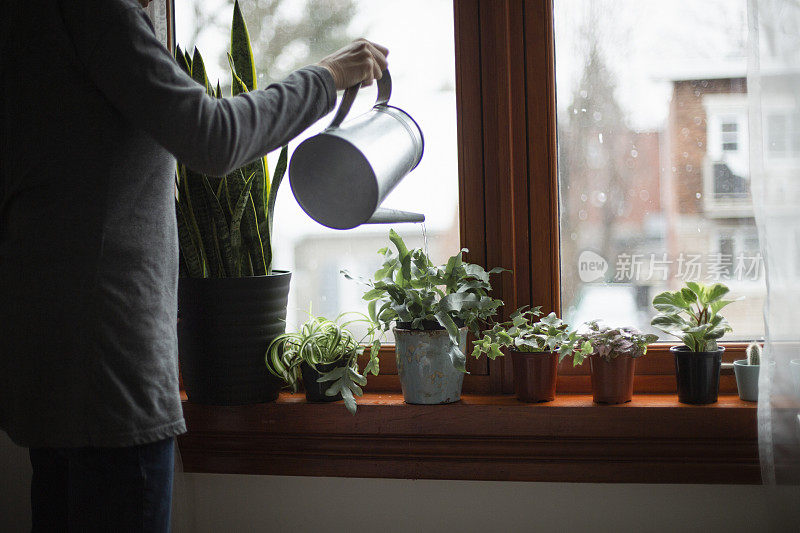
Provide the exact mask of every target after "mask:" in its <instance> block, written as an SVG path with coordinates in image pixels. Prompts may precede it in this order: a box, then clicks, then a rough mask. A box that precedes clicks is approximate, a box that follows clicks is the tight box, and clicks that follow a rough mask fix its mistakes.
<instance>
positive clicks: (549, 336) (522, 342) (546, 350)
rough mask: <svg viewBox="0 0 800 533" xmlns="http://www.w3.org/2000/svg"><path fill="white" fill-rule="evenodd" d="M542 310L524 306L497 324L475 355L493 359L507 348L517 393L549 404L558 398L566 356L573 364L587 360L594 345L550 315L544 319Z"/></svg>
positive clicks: (525, 400)
mask: <svg viewBox="0 0 800 533" xmlns="http://www.w3.org/2000/svg"><path fill="white" fill-rule="evenodd" d="M541 315H542V311H541V308H540V307H536V308H534V309H527V308H526V307H522V308H520V309H517V310H516V311H514V312H513V313H512V314H511V315H510V317H509V320H508V321H507V322H501V323H498V324H495V325H494V326H493V327H492V329H490V330H487V331H485V332H484V334H483V337H482V338H481V339H479V340H478V341H476V342H475V348H474V350H473V352H472V354H473V355H474V356H475V357H479V356H480V355H481V354H483V353H485V354H487V355H488V356H489V357H490V358H492V359H494V358H495V357H498V356H501V355H503V352H502V351H501V348H507V349H508V351H509V355H510V356H511V362H512V365H513V369H514V393H515V394H516V395H517V398H519V399H520V400H522V401H523V402H531V403H533V402H549V401H552V400H554V399H555V397H556V381H557V376H558V363H559V362H560V361H562V360H563V359H564V358H566V357H572V358H573V364H574V365H577V364H580V362H581V361H583V357H585V356H587V355H588V354H590V353H591V351H592V345H591V343H590V342H588V341H587V340H586V339H584V338H583V337H582V336H581V335H579V334H578V333H577V332H576V331H574V330H570V327H569V325H568V324H567V323H566V322H564V321H563V320H561V319H560V318H558V317H557V316H556V314H555V313H550V314H549V315H547V316H546V317H544V318H540V317H541Z"/></svg>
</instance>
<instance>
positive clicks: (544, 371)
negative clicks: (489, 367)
mask: <svg viewBox="0 0 800 533" xmlns="http://www.w3.org/2000/svg"><path fill="white" fill-rule="evenodd" d="M509 355H511V363H512V365H513V367H514V393H516V395H517V398H519V399H520V400H522V401H523V402H529V403H535V402H550V401H553V400H555V398H556V380H557V379H558V377H557V375H558V355H557V354H555V353H550V352H544V353H530V352H517V351H513V350H512V351H510V352H509Z"/></svg>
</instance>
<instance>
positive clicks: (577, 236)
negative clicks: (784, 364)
mask: <svg viewBox="0 0 800 533" xmlns="http://www.w3.org/2000/svg"><path fill="white" fill-rule="evenodd" d="M746 16H747V5H746V1H745V0H708V1H705V2H696V1H693V0H669V1H667V0H613V1H602V0H556V1H555V25H556V26H555V27H556V30H555V40H556V43H555V44H556V89H557V107H558V146H559V159H558V163H559V187H560V210H561V211H560V215H561V219H560V229H561V233H560V235H561V260H562V263H561V279H562V286H561V302H562V309H563V310H564V315H565V317H566V318H567V319H568V320H569V321H571V322H574V323H578V324H579V323H581V322H584V321H587V320H591V319H603V320H605V321H606V322H607V323H610V324H614V325H632V326H636V327H638V328H639V329H641V330H645V331H651V332H653V333H658V334H660V335H661V338H662V339H663V340H669V341H675V339H674V338H673V337H669V336H667V335H665V334H662V333H660V332H659V331H657V330H655V329H654V328H652V327H651V326H650V325H649V324H650V319H651V318H652V316H653V315H654V314H655V310H654V309H653V308H652V307H651V303H650V302H651V301H652V298H653V296H655V295H656V294H657V293H659V292H661V291H664V290H668V289H669V290H675V289H677V288H679V287H680V286H681V285H682V283H683V282H685V281H703V282H705V283H713V282H718V281H719V282H724V283H725V284H727V285H728V286H729V287H730V288H731V291H732V293H733V296H734V297H739V296H744V297H745V298H746V300H745V301H744V302H737V303H735V304H733V305H731V306H729V307H728V308H726V309H725V313H724V315H725V316H726V317H727V318H728V319H729V321H730V322H731V324H732V325H733V328H734V332H733V334H730V335H728V336H726V339H728V340H734V339H747V338H753V337H758V336H761V335H763V332H764V326H763V318H762V304H763V301H764V294H765V288H764V279H763V264H762V260H761V255H760V253H759V250H758V236H757V232H756V230H755V224H754V219H753V209H752V199H751V192H750V191H751V187H750V168H749V159H748V150H747V142H748V140H747V135H748V125H747V80H746V64H747V61H746V42H747V18H746ZM780 135H782V136H783V137H784V138H785V136H786V133H785V132H780Z"/></svg>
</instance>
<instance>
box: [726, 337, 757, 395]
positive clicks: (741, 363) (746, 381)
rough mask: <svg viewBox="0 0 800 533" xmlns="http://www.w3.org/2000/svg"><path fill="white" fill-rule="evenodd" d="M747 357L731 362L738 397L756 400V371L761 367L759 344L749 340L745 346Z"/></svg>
mask: <svg viewBox="0 0 800 533" xmlns="http://www.w3.org/2000/svg"><path fill="white" fill-rule="evenodd" d="M746 353H747V359H740V360H738V361H734V362H733V372H734V374H736V388H737V389H738V391H739V398H741V399H742V400H745V401H747V402H757V401H758V371H759V369H760V368H761V345H760V344H758V343H757V342H751V343H750V344H749V345H748V346H747V350H746Z"/></svg>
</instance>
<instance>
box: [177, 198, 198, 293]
mask: <svg viewBox="0 0 800 533" xmlns="http://www.w3.org/2000/svg"><path fill="white" fill-rule="evenodd" d="M175 211H176V214H177V219H178V241H179V242H180V250H181V256H182V258H183V261H184V263H185V265H186V268H187V274H188V275H189V277H191V278H202V277H204V268H203V259H202V256H201V255H200V251H199V249H198V244H197V242H196V241H195V238H196V237H195V236H194V235H193V233H192V231H191V230H190V229H189V224H188V223H187V221H186V215H185V214H184V212H183V207H182V206H181V204H180V203H179V202H178V200H175Z"/></svg>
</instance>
